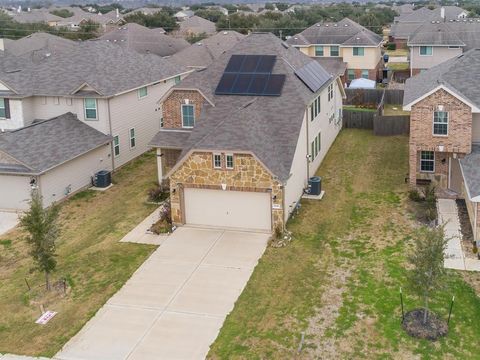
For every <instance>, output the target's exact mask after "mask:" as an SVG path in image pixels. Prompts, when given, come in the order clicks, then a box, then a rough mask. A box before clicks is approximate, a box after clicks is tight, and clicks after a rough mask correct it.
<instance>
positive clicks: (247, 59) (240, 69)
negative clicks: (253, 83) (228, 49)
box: [224, 55, 277, 74]
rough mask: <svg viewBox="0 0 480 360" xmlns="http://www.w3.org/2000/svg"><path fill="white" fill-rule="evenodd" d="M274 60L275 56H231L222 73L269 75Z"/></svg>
mask: <svg viewBox="0 0 480 360" xmlns="http://www.w3.org/2000/svg"><path fill="white" fill-rule="evenodd" d="M276 59H277V57H276V56H275V55H232V56H231V57H230V60H229V61H228V64H227V67H226V68H225V71H224V72H226V73H252V74H271V73H272V70H273V66H274V65H275V61H276Z"/></svg>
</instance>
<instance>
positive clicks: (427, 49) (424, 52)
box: [419, 46, 433, 56]
mask: <svg viewBox="0 0 480 360" xmlns="http://www.w3.org/2000/svg"><path fill="white" fill-rule="evenodd" d="M419 51H420V56H431V55H432V54H433V47H431V46H420V50H419Z"/></svg>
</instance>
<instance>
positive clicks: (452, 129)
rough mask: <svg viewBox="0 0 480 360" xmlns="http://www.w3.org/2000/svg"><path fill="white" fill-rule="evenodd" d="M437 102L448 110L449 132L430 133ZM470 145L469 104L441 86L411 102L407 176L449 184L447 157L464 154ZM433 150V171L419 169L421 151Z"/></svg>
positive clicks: (411, 178)
mask: <svg viewBox="0 0 480 360" xmlns="http://www.w3.org/2000/svg"><path fill="white" fill-rule="evenodd" d="M439 105H443V107H444V111H447V112H448V117H449V121H448V135H447V136H435V135H433V113H434V111H435V110H436V109H437V107H438V106H439ZM471 148H472V112H471V109H470V107H469V106H468V105H466V104H465V103H463V102H462V101H460V100H459V99H457V98H456V97H454V96H452V95H450V94H449V93H448V92H446V91H445V90H443V89H440V90H438V91H436V92H435V93H433V94H431V95H430V96H428V97H427V98H425V99H423V100H422V101H420V102H418V103H417V104H415V105H413V106H412V111H411V113H410V142H409V163H410V169H409V174H410V175H409V177H410V184H411V185H413V186H415V185H416V180H417V178H428V179H431V180H433V181H435V182H436V183H437V184H438V185H439V186H440V187H442V188H445V187H447V186H448V184H447V183H448V158H449V157H453V154H456V156H458V157H460V158H461V157H463V156H464V155H465V154H469V153H470V152H471ZM421 151H435V172H434V173H420V152H421Z"/></svg>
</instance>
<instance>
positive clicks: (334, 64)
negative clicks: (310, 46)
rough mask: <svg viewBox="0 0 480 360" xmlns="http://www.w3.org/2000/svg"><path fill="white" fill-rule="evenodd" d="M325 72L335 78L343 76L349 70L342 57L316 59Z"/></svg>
mask: <svg viewBox="0 0 480 360" xmlns="http://www.w3.org/2000/svg"><path fill="white" fill-rule="evenodd" d="M314 59H315V60H316V61H317V62H318V63H320V65H322V66H323V68H324V69H325V70H327V71H328V73H330V74H331V75H333V76H343V75H345V71H346V70H347V63H346V62H344V61H343V59H342V58H340V57H315V58H314Z"/></svg>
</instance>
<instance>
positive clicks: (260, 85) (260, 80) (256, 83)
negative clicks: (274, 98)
mask: <svg viewBox="0 0 480 360" xmlns="http://www.w3.org/2000/svg"><path fill="white" fill-rule="evenodd" d="M267 80H268V75H267V74H255V75H254V76H253V79H252V83H251V84H250V88H249V91H250V92H251V93H252V94H255V95H262V94H263V90H265V86H266V85H267Z"/></svg>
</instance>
